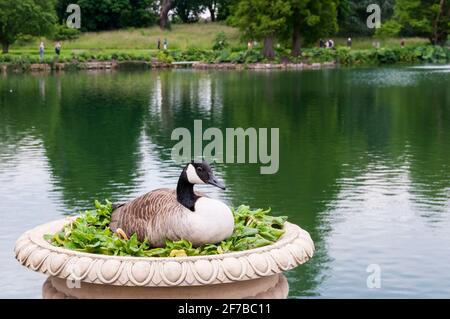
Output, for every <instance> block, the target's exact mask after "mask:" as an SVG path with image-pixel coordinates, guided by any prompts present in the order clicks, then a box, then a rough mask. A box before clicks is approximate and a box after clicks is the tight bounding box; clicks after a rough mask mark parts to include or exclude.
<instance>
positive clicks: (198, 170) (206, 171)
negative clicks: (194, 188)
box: [183, 161, 225, 190]
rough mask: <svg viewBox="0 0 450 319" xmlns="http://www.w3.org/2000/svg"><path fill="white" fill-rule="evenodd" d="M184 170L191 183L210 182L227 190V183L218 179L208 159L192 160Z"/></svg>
mask: <svg viewBox="0 0 450 319" xmlns="http://www.w3.org/2000/svg"><path fill="white" fill-rule="evenodd" d="M183 172H185V173H186V179H187V181H188V182H189V183H190V184H193V185H194V184H209V185H212V186H215V187H218V188H220V189H223V190H225V185H224V184H223V183H221V182H220V181H219V180H218V179H217V177H216V176H215V175H214V173H213V171H212V169H211V166H209V164H208V163H207V162H206V161H191V162H190V163H189V164H187V165H186V167H185V168H184V170H183Z"/></svg>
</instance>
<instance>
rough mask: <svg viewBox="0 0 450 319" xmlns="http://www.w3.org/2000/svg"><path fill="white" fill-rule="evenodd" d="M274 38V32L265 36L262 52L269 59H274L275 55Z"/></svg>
mask: <svg viewBox="0 0 450 319" xmlns="http://www.w3.org/2000/svg"><path fill="white" fill-rule="evenodd" d="M274 40H275V38H274V36H273V35H272V34H271V35H268V36H267V37H265V38H264V47H263V52H262V54H263V56H264V57H265V58H267V59H269V60H272V59H273V58H274V57H275V51H274V49H273V42H274Z"/></svg>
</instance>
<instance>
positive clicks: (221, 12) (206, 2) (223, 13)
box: [200, 0, 238, 22]
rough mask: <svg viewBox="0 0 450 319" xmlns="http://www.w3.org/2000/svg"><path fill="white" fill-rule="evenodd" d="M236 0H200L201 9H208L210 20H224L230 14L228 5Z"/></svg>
mask: <svg viewBox="0 0 450 319" xmlns="http://www.w3.org/2000/svg"><path fill="white" fill-rule="evenodd" d="M233 1H234V2H236V1H238V0H201V1H200V3H201V8H202V10H203V11H206V10H208V12H209V16H210V17H211V22H214V21H219V20H225V19H226V18H227V17H228V16H229V15H230V9H229V7H230V5H231V3H232V2H233Z"/></svg>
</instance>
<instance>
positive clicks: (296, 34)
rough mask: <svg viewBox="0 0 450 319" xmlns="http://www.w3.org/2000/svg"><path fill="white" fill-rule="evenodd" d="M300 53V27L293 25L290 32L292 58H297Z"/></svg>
mask: <svg viewBox="0 0 450 319" xmlns="http://www.w3.org/2000/svg"><path fill="white" fill-rule="evenodd" d="M300 53H301V47H300V27H299V26H297V25H294V28H293V30H292V53H291V54H292V56H295V57H298V56H299V55H300Z"/></svg>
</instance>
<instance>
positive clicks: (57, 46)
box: [55, 41, 61, 58]
mask: <svg viewBox="0 0 450 319" xmlns="http://www.w3.org/2000/svg"><path fill="white" fill-rule="evenodd" d="M55 53H56V55H57V56H58V58H59V55H60V54H61V42H59V41H58V42H56V45H55Z"/></svg>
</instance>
